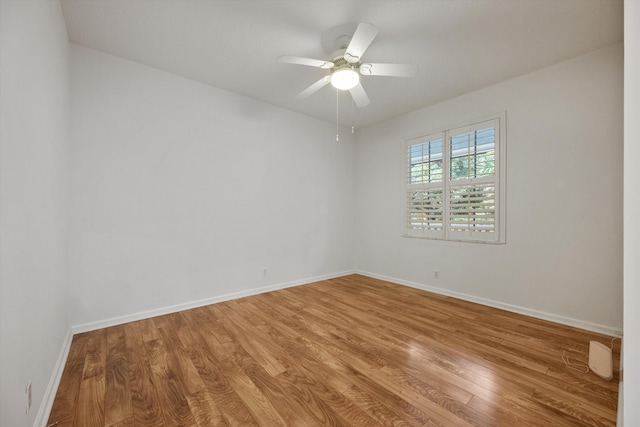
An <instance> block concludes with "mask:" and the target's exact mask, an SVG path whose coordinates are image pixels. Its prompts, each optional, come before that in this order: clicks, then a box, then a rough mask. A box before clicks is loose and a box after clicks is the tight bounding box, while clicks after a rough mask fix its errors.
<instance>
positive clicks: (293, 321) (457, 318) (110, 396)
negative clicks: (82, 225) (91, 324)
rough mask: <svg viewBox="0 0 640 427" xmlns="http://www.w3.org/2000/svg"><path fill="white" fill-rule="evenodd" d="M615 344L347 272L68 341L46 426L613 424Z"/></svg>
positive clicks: (549, 323)
mask: <svg viewBox="0 0 640 427" xmlns="http://www.w3.org/2000/svg"><path fill="white" fill-rule="evenodd" d="M590 340H598V341H600V342H603V343H605V344H606V345H610V343H611V338H610V337H607V336H604V335H599V334H595V333H590V332H587V331H583V330H580V329H575V328H571V327H567V326H562V325H557V324H554V323H551V322H546V321H543V320H539V319H534V318H530V317H526V316H521V315H517V314H513V313H509V312H505V311H502V310H497V309H494V308H489V307H486V306H482V305H478V304H473V303H469V302H465V301H460V300H456V299H454V298H450V297H445V296H441V295H436V294H431V293H428V292H424V291H420V290H416V289H412V288H408V287H404V286H400V285H396V284H393V283H389V282H384V281H381V280H376V279H371V278H368V277H364V276H359V275H352V276H346V277H341V278H337V279H332V280H326V281H322V282H317V283H312V284H308V285H304V286H299V287H295V288H289V289H285V290H280V291H276V292H271V293H267V294H261V295H257V296H252V297H247V298H242V299H238V300H234V301H229V302H224V303H219V304H214V305H210V306H206V307H201V308H196V309H193V310H188V311H183V312H180V313H174V314H169V315H166V316H160V317H155V318H152V319H147V320H141V321H138V322H132V323H127V324H124V325H120V326H114V327H110V328H106V329H100V330H96V331H92V332H88V333H84V334H79V335H76V336H74V338H73V343H72V345H71V349H70V352H69V357H68V359H67V362H66V365H65V370H64V373H63V376H62V380H61V383H60V386H59V389H58V392H57V394H56V398H55V402H54V404H53V409H52V411H51V414H50V417H49V423H55V422H58V424H57V426H58V427H66V426H69V427H71V426H78V427H93V426H95V427H98V426H100V427H102V426H106V427H115V426H118V427H125V426H139V427H146V426H149V427H151V426H198V427H200V426H227V425H228V426H235V425H242V426H256V425H258V426H269V427H271V426H446V427H448V426H614V425H615V423H616V409H617V391H618V360H619V347H620V343H619V340H616V341H615V342H614V354H615V357H614V359H615V363H614V372H615V376H614V379H613V381H611V382H607V381H604V380H602V379H601V378H599V377H597V376H596V375H595V374H593V373H588V374H583V373H580V372H577V371H575V370H572V369H569V368H567V367H566V366H565V363H564V362H563V361H562V354H563V350H566V352H567V354H568V355H569V356H571V357H572V358H574V359H580V358H582V359H583V360H586V358H587V354H588V345H589V341H590Z"/></svg>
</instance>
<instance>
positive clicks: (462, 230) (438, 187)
mask: <svg viewBox="0 0 640 427" xmlns="http://www.w3.org/2000/svg"><path fill="white" fill-rule="evenodd" d="M502 119H503V120H504V116H502ZM500 133H501V132H500V118H495V119H492V120H488V121H483V122H480V123H475V124H473V125H469V126H464V127H460V128H456V129H451V130H446V131H444V132H440V133H437V134H432V135H430V136H427V137H422V138H415V139H411V140H408V141H407V142H406V144H405V147H406V166H407V168H406V170H407V180H406V195H405V202H406V206H405V212H406V222H405V233H406V235H408V236H413V237H431V238H436V239H447V240H464V241H478V242H488V243H503V242H504V224H501V222H500V220H501V218H500V217H501V215H502V214H501V212H503V211H504V209H503V208H502V209H501V207H502V205H501V204H500V194H501V193H504V191H503V190H502V188H503V187H501V186H504V182H500V171H501V169H504V167H503V165H501V163H500V160H501V155H500V153H501V152H504V141H502V142H501V139H500ZM503 180H504V178H503ZM503 197H504V196H503ZM503 203H504V202H503Z"/></svg>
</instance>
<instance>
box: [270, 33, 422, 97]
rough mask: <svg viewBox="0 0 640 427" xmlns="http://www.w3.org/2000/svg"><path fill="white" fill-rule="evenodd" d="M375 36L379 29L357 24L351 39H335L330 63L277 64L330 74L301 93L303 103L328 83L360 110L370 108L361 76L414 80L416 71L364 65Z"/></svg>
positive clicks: (284, 59) (289, 59) (403, 66)
mask: <svg viewBox="0 0 640 427" xmlns="http://www.w3.org/2000/svg"><path fill="white" fill-rule="evenodd" d="M377 35H378V29H377V28H376V27H375V26H373V25H372V24H367V23H361V24H358V27H357V28H356V30H355V32H354V33H353V36H349V35H341V36H339V37H338V38H337V39H336V47H337V48H338V50H336V51H335V52H334V53H333V54H332V57H333V59H332V60H331V61H324V60H321V59H311V58H302V57H299V56H286V55H285V56H280V57H279V58H278V61H279V62H286V63H289V64H298V65H307V66H310V67H317V68H321V69H324V70H329V74H328V75H326V76H324V77H322V78H321V79H320V80H318V81H317V82H315V83H313V84H312V85H311V86H309V87H308V88H306V89H305V90H303V91H302V92H300V93H299V94H298V95H297V96H296V98H297V99H304V98H307V97H309V96H310V95H312V94H314V93H315V92H317V91H319V90H320V89H322V88H323V87H325V86H326V85H327V84H329V83H331V85H332V86H333V87H335V88H336V89H338V90H348V91H349V93H350V94H351V97H352V98H353V101H354V102H355V104H356V105H357V106H358V107H360V108H362V107H366V106H367V105H369V103H370V101H369V97H368V96H367V93H366V92H365V90H364V87H363V86H362V83H361V82H360V75H363V76H391V77H413V76H415V75H416V73H417V71H418V67H417V66H416V65H412V64H387V63H371V62H366V63H363V62H362V61H361V59H362V55H364V52H365V51H366V50H367V48H368V47H369V45H370V44H371V42H372V41H373V39H374V38H375V37H376V36H377Z"/></svg>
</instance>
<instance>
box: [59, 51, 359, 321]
mask: <svg viewBox="0 0 640 427" xmlns="http://www.w3.org/2000/svg"><path fill="white" fill-rule="evenodd" d="M71 52H72V54H71V58H72V79H71V80H72V91H71V93H72V109H71V112H72V131H71V133H72V168H71V170H72V172H71V173H72V187H71V227H72V229H71V244H70V245H71V246H70V251H71V268H70V283H71V285H70V286H71V295H72V299H73V301H72V310H71V312H72V324H74V325H82V324H86V323H90V322H95V321H102V320H106V319H110V318H114V317H119V316H127V315H131V314H135V313H140V312H143V311H146V310H153V309H158V308H163V307H169V306H174V305H176V304H182V303H191V302H193V301H197V300H201V299H206V298H211V297H216V296H220V295H225V294H229V293H234V292H242V291H249V290H252V289H256V288H261V287H265V286H270V285H279V284H283V283H290V282H297V281H303V280H308V279H313V278H316V277H322V276H327V275H334V274H337V273H341V272H344V271H352V269H353V265H354V253H353V252H354V251H353V240H354V239H353V220H354V216H353V214H354V188H355V172H354V168H353V166H354V164H355V159H354V155H355V154H354V142H353V138H351V135H350V134H348V133H347V132H343V133H344V134H343V135H342V136H341V141H340V142H336V141H335V126H334V125H331V124H329V123H326V122H321V121H318V120H315V119H311V118H309V117H306V116H302V115H298V114H295V113H292V112H288V111H286V110H282V109H279V108H276V107H273V106H269V105H267V104H264V103H262V102H258V101H256V100H253V99H250V98H246V97H242V96H239V95H235V94H232V93H229V92H225V91H222V90H218V89H215V88H212V87H209V86H206V85H203V84H199V83H196V82H194V81H191V80H188V79H184V78H180V77H177V76H175V75H171V74H168V73H165V72H161V71H158V70H156V69H152V68H149V67H146V66H143V65H140V64H136V63H133V62H129V61H126V60H123V59H119V58H116V57H113V56H109V55H106V54H102V53H99V52H97V51H93V50H90V49H86V48H82V47H79V46H72V49H71ZM257 78H259V77H257ZM263 268H267V269H268V276H267V277H266V278H265V277H263Z"/></svg>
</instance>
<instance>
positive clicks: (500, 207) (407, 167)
mask: <svg viewBox="0 0 640 427" xmlns="http://www.w3.org/2000/svg"><path fill="white" fill-rule="evenodd" d="M487 127H493V129H494V132H495V133H494V135H495V136H494V175H493V176H492V177H487V176H483V177H471V178H458V179H452V178H451V168H450V165H451V158H452V154H451V137H452V136H456V135H461V134H464V133H466V132H469V131H477V130H481V129H483V128H487ZM439 139H440V140H442V181H440V182H438V181H436V182H433V181H431V180H429V181H428V182H423V181H421V182H411V181H412V176H415V175H412V165H413V166H414V167H415V164H416V163H414V162H412V161H411V159H412V158H414V159H415V156H412V155H411V154H410V151H409V150H410V148H411V147H412V146H416V145H418V144H424V143H427V142H433V141H437V140H439ZM423 158H424V156H423ZM490 187H493V191H494V198H493V201H494V202H495V204H494V210H493V214H494V226H493V231H492V232H487V233H485V232H481V231H471V229H469V230H467V231H453V230H452V222H451V218H452V212H451V199H450V196H451V194H452V192H451V190H452V189H461V188H478V189H479V188H482V189H483V192H488V191H489V190H488V188H490ZM438 189H441V192H442V199H441V203H442V222H441V229H437V227H435V226H434V225H433V224H431V223H430V220H429V219H427V220H423V222H422V228H421V226H420V224H421V222H420V220H418V219H416V218H417V217H420V216H422V217H423V218H424V217H425V216H427V217H433V218H437V217H438V215H437V212H436V210H435V209H431V210H427V212H436V213H433V214H432V215H427V214H425V213H424V211H425V209H424V208H425V207H427V205H428V203H427V204H423V205H421V204H420V201H421V200H424V198H423V199H420V197H419V193H421V192H422V193H425V192H434V191H437V190H438ZM403 190H404V195H403V201H404V206H403V211H404V212H403V219H404V234H403V237H409V238H419V239H431V240H447V241H457V242H473V243H489V244H504V243H506V112H502V113H498V114H493V115H490V116H486V117H482V118H479V119H476V120H469V121H467V122H465V123H462V124H460V125H456V126H447V127H446V128H441V129H439V130H437V131H433V132H426V133H424V134H421V135H419V136H414V137H409V138H406V139H405V140H404V144H403ZM480 203H482V202H480ZM436 204H437V199H436ZM471 206H472V205H471V204H469V207H468V209H469V210H470V211H471V209H472V207H471ZM421 207H422V209H423V210H422V211H420V208H421ZM428 207H431V205H428ZM419 212H423V213H422V215H416V213H419ZM412 214H413V215H412ZM463 216H464V215H463ZM468 217H469V216H468ZM474 218H475V217H474ZM470 222H473V220H472V221H470ZM433 223H434V224H436V222H435V221H433ZM473 223H474V224H476V222H473ZM412 225H413V226H412Z"/></svg>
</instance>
